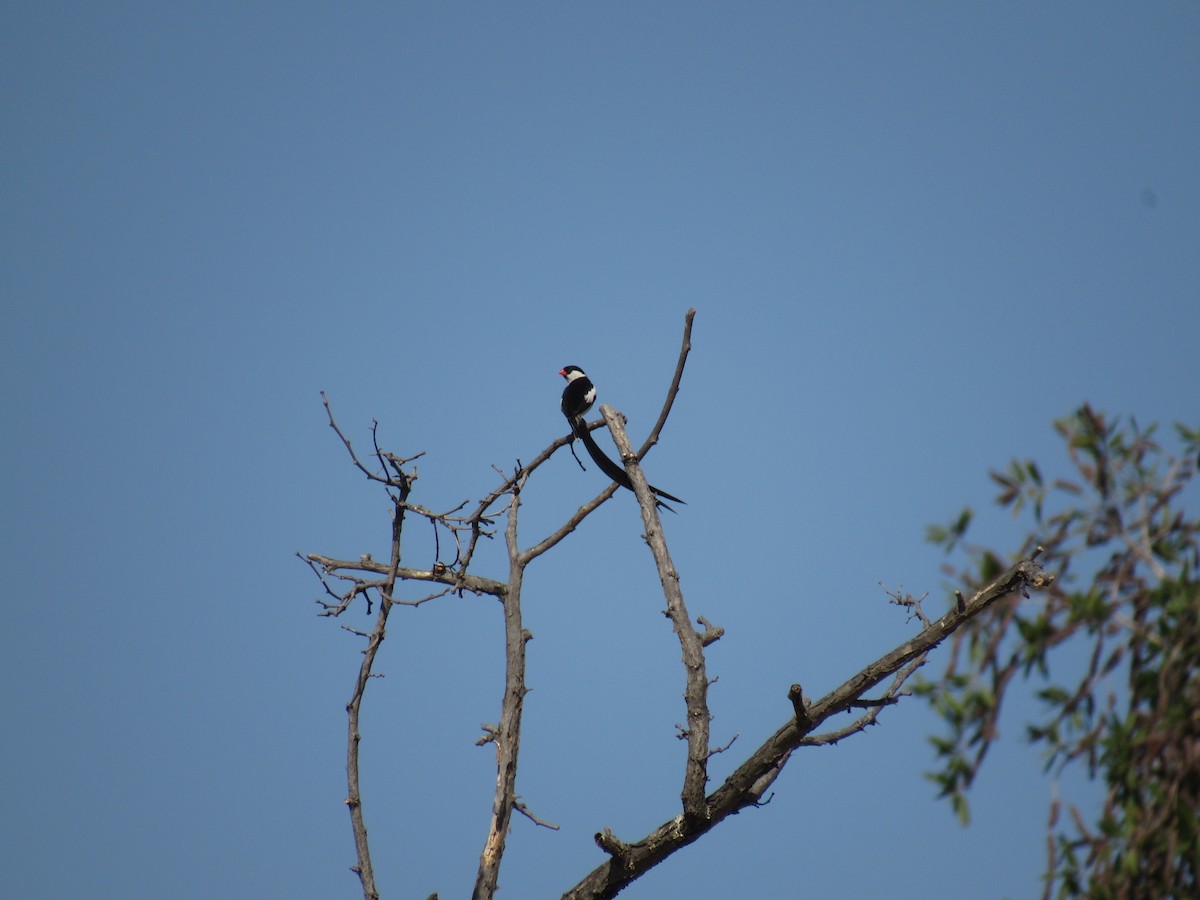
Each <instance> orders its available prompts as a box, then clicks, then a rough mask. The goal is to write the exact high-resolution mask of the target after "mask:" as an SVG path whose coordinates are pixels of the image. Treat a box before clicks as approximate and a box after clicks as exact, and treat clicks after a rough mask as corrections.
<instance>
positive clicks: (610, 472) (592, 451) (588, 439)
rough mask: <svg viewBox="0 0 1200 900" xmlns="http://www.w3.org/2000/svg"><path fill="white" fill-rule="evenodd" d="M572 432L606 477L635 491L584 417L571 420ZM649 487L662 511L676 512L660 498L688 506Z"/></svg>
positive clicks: (682, 501) (651, 486)
mask: <svg viewBox="0 0 1200 900" xmlns="http://www.w3.org/2000/svg"><path fill="white" fill-rule="evenodd" d="M571 432H572V433H573V434H574V435H575V436H576V437H577V438H579V439H580V440H581V441H583V446H585V447H587V452H588V455H589V456H591V458H592V460H593V461H594V462H595V463H596V465H597V466H599V467H600V470H601V471H602V472H603V473H604V474H605V475H607V476H608V477H609V478H611V479H612V480H613V481H615V482H616V483H617V484H619V485H620V486H621V487H623V488H627V489H628V490H631V491H632V490H633V484H632V483H631V482H630V481H629V473H628V472H626V471H625V469H623V468H622V467H621V466H618V465H617V464H616V463H615V462H613V461H612V460H611V459H609V458H608V455H607V454H606V453H605V452H604V451H603V450H601V449H600V447H599V445H598V444H597V443H596V440H595V438H593V437H592V432H591V431H590V430H589V429H588V427H587V423H586V422H584V421H583V416H575V417H574V418H572V419H571ZM649 487H650V490H651V491H652V492H653V493H654V495H655V501H654V502H655V503H656V504H658V506H659V507H660V508H661V509H665V510H668V511H670V512H675V510H673V509H671V507H669V506H667V504H665V503H663V501H662V500H660V499H658V498H659V497H661V498H663V499H666V500H670V501H671V502H672V503H682V504H683V505H684V506H687V501H686V500H680V499H679V498H678V497H675V496H673V495H671V494H668V493H667V492H666V491H664V490H663V489H662V488H656V487H655V486H654V485H649Z"/></svg>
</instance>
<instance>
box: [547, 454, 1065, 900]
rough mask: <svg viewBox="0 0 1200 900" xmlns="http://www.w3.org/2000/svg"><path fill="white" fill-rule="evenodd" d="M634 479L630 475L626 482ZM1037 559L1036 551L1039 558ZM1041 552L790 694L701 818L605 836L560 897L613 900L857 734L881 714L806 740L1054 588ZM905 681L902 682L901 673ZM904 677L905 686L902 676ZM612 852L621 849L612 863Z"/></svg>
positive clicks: (891, 691) (673, 820) (681, 817)
mask: <svg viewBox="0 0 1200 900" xmlns="http://www.w3.org/2000/svg"><path fill="white" fill-rule="evenodd" d="M631 477H632V475H631ZM1039 552H1040V551H1039ZM1037 555H1038V552H1035V553H1034V554H1032V555H1031V556H1030V557H1028V558H1026V559H1023V560H1021V561H1020V562H1018V563H1017V564H1016V565H1014V566H1012V567H1011V568H1009V569H1008V570H1007V571H1006V572H1004V573H1003V574H1002V575H1001V576H1000V577H998V578H997V579H995V580H994V581H993V582H991V583H990V584H988V585H987V586H986V587H984V588H983V589H982V590H981V591H979V592H978V593H976V594H975V596H974V597H972V598H971V599H970V600H969V601H967V602H966V603H965V608H964V609H963V610H961V611H960V610H958V609H954V610H951V611H950V612H948V613H946V614H945V615H943V616H942V617H941V618H940V619H937V620H936V621H934V622H932V623H931V624H930V625H928V626H927V627H926V628H924V629H923V630H922V631H921V632H920V633H919V634H917V635H916V637H914V638H912V639H911V640H908V641H905V642H904V643H903V644H901V645H900V646H899V647H897V648H896V649H894V650H892V651H891V652H890V653H887V654H885V655H884V656H882V657H880V658H879V659H877V660H876V661H875V662H873V663H871V664H870V665H868V666H867V667H866V668H864V669H863V670H862V671H861V672H859V673H857V674H856V675H854V676H853V677H852V678H850V679H849V680H847V681H846V682H845V683H844V684H842V685H840V686H839V687H837V688H835V689H834V690H833V691H831V692H830V693H829V694H826V695H825V696H824V697H822V698H821V699H820V700H817V701H816V702H815V703H811V704H806V703H804V702H803V698H798V694H799V687H798V686H793V689H792V690H791V691H789V692H788V696H789V697H790V699H791V700H792V705H793V713H792V715H790V716H789V717H788V720H787V722H786V723H785V724H784V725H782V726H781V727H780V728H779V730H778V731H776V732H775V733H774V734H773V735H771V736H770V737H769V738H767V740H766V741H764V742H763V744H762V745H761V746H760V747H759V748H758V749H757V750H755V751H754V752H753V753H752V754H751V755H750V756H749V757H748V758H747V759H746V761H745V762H743V763H742V764H741V765H740V766H739V767H738V768H737V769H736V770H735V771H734V772H733V774H731V775H730V776H729V777H728V778H726V779H725V781H724V783H723V784H722V785H721V786H720V787H719V788H717V789H716V790H715V791H713V792H712V793H711V794H710V795H708V797H707V798H705V809H704V815H702V816H688V815H686V814H684V815H678V816H675V817H673V818H671V819H669V820H668V821H666V822H664V823H663V824H662V825H660V826H659V827H658V828H656V829H655V830H654V831H652V832H651V833H650V834H648V835H647V836H646V837H644V838H642V839H641V840H640V841H636V842H634V843H625V842H624V841H620V840H618V839H617V838H616V837H615V836H613V835H612V833H611V831H608V830H607V829H606V830H605V831H604V832H601V833H600V834H603V835H604V839H603V840H601V837H600V834H598V835H597V841H596V842H597V844H598V845H599V846H600V847H601V848H602V849H604V850H605V851H606V852H609V853H610V858H609V859H607V860H606V861H605V862H603V863H602V864H601V865H599V866H598V867H597V868H595V869H594V870H592V872H590V873H589V874H588V875H587V876H586V877H585V878H584V879H583V880H582V881H580V882H579V883H578V884H577V885H575V886H574V887H573V888H571V889H570V890H569V891H567V892H566V893H565V894H563V898H564V900H585V898H586V900H594V898H609V897H615V896H616V895H617V894H618V893H619V892H620V891H621V890H622V889H623V888H624V887H625V886H626V885H628V884H629V883H630V882H632V881H634V880H635V879H637V878H638V877H640V876H641V875H642V874H644V873H645V872H646V871H648V870H649V869H651V868H653V867H654V866H656V865H657V864H658V863H660V862H662V861H663V860H664V859H666V858H667V857H668V856H670V855H671V854H673V853H675V852H676V851H677V850H679V849H681V848H682V847H685V846H687V845H688V844H690V843H692V842H693V841H695V840H696V839H697V838H699V837H701V836H702V835H704V834H706V833H707V832H708V831H710V830H712V828H714V827H715V826H716V825H717V824H718V823H719V822H721V821H722V820H723V819H725V818H726V817H727V816H729V815H732V814H734V813H737V812H740V811H741V810H742V809H745V808H746V807H748V806H755V805H758V804H759V803H760V802H761V798H762V794H763V791H764V790H765V789H766V787H767V786H769V785H770V784H771V783H772V782H773V781H774V780H775V778H776V777H777V776H778V774H779V772H780V771H781V770H782V768H783V766H784V765H785V764H786V763H787V761H788V760H789V759H790V758H791V755H792V753H793V751H794V750H796V749H797V748H798V747H801V746H804V745H806V744H811V743H818V742H821V743H829V742H830V741H831V740H836V739H839V738H840V737H844V736H846V735H847V734H850V733H853V732H854V731H856V730H861V729H862V728H863V727H865V726H866V724H869V721H873V716H874V715H875V714H877V712H878V709H879V708H878V707H873V708H872V709H871V711H870V712H868V713H867V715H866V716H864V717H863V718H862V719H860V720H858V721H857V722H855V723H853V724H852V725H851V726H850V727H849V729H843V730H839V731H837V732H833V733H831V734H829V735H825V736H821V737H816V738H810V737H809V735H810V733H811V732H812V731H813V730H815V729H816V728H818V727H820V725H821V724H822V723H824V722H825V721H826V720H828V719H829V718H831V717H832V716H835V715H837V714H838V713H842V712H845V711H847V710H849V709H851V708H852V706H853V705H854V704H855V703H856V702H859V701H861V699H862V696H863V694H864V693H866V692H867V691H869V690H871V689H872V688H874V687H876V686H877V685H878V684H880V683H881V682H882V681H883V680H884V679H886V678H888V677H892V676H896V677H897V680H896V681H894V682H893V684H892V686H891V687H890V688H889V694H894V692H896V691H898V690H899V685H900V684H902V683H903V678H907V677H908V674H911V673H912V671H915V668H916V665H917V664H919V661H920V659H921V658H922V657H923V656H924V654H926V653H928V652H929V651H930V650H932V649H933V648H934V647H936V646H937V645H938V644H940V643H941V642H942V641H944V640H945V639H946V638H947V637H949V636H950V635H951V634H953V633H954V632H955V631H957V630H958V629H959V628H961V627H962V626H963V624H965V623H966V622H967V621H969V620H970V619H971V618H973V617H974V616H976V615H978V614H979V613H981V612H983V610H985V609H987V608H988V607H989V606H991V605H992V604H993V603H995V602H996V601H998V600H1000V599H1002V598H1004V597H1008V596H1010V595H1012V594H1014V593H1017V592H1021V593H1025V592H1026V591H1027V590H1028V589H1030V588H1042V587H1046V586H1047V585H1049V584H1050V583H1051V582H1052V581H1053V576H1051V575H1048V574H1047V573H1046V572H1044V571H1043V570H1042V567H1041V566H1040V565H1038V563H1037V562H1036V557H1037ZM906 672H907V674H904V673H906ZM901 675H903V678H900V676H901ZM612 848H620V851H621V852H620V854H619V855H614V854H613V850H612Z"/></svg>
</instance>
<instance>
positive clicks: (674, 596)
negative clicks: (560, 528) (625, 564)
mask: <svg viewBox="0 0 1200 900" xmlns="http://www.w3.org/2000/svg"><path fill="white" fill-rule="evenodd" d="M600 414H601V415H603V416H604V421H605V422H607V423H608V428H609V431H611V432H612V436H613V443H615V444H616V445H617V451H618V452H619V453H620V454H621V459H622V460H623V461H624V463H625V471H626V472H628V473H629V480H630V482H631V483H632V484H633V490H634V493H636V494H637V498H638V505H639V506H640V507H641V508H642V524H644V525H645V526H646V542H647V543H648V544H649V545H650V552H651V553H653V554H654V564H655V565H656V566H657V567H658V578H659V580H660V581H661V582H662V587H663V596H664V597H666V600H667V615H668V616H670V618H671V623H672V624H673V625H674V627H675V634H677V635H678V636H679V646H680V648H681V649H682V651H683V667H684V670H685V672H686V674H687V686H686V687H685V689H684V693H683V697H684V701H685V702H686V704H687V734H686V737H687V747H688V751H687V764H686V766H685V767H684V775H683V792H682V799H683V813H684V816H685V817H686V818H687V819H689V820H701V819H704V818H705V817H706V816H707V812H706V809H705V803H704V789H705V785H706V784H707V783H708V757H709V750H708V723H709V719H710V716H709V713H708V672H707V669H706V668H705V664H704V644H703V642H702V640H701V637H700V635H699V634H698V633H697V631H696V629H694V628H693V627H692V623H691V619H690V617H689V616H688V611H687V606H686V605H685V604H684V602H683V591H682V589H681V588H680V587H679V572H678V571H676V569H675V564H674V563H673V562H672V561H671V554H670V551H668V550H667V542H666V539H665V538H664V537H663V530H662V519H660V518H659V515H658V506H657V498H656V497H655V496H654V494H653V493H652V492H651V490H650V485H649V484H647V482H646V476H645V475H643V474H642V467H641V465H639V463H638V460H637V456H636V455H634V452H633V447H632V446H631V445H630V443H629V436H628V435H627V434H626V433H625V425H624V423H623V421H622V418H621V416H620V415H619V414H616V413H614V412H613V410H612V408H611V407H610V406H608V405H601V407H600Z"/></svg>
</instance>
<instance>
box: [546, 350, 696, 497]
mask: <svg viewBox="0 0 1200 900" xmlns="http://www.w3.org/2000/svg"><path fill="white" fill-rule="evenodd" d="M558 374H559V375H561V376H562V377H563V378H565V379H567V386H566V387H565V388H563V393H562V404H561V405H562V414H563V415H564V416H566V418H567V421H568V422H569V423H570V425H571V443H572V444H574V442H575V438H579V439H580V440H581V441H583V446H585V447H587V451H588V454H589V455H590V456H591V457H592V459H593V460H594V461H595V463H596V465H597V466H599V467H600V470H601V471H602V472H603V473H604V474H605V475H607V476H608V477H609V478H611V479H612V480H613V481H615V482H616V483H617V484H619V485H621V487H623V488H627V489H628V490H631V491H632V490H633V483H632V482H631V481H630V480H629V473H628V472H626V471H625V469H624V468H622V467H621V466H618V465H617V464H616V463H615V462H613V461H612V460H611V459H609V458H608V456H607V454H605V452H604V451H603V450H601V449H600V447H599V445H598V444H597V443H596V440H595V438H593V437H592V432H591V429H589V428H588V427H587V423H586V422H584V421H583V417H584V415H585V414H586V413H587V411H588V410H589V409H591V408H592V406H593V404H595V402H596V386H595V385H594V384H592V380H591V379H590V378H588V377H587V373H586V372H584V371H583V369H581V368H580V367H579V366H563V367H562V368H561V369H559V370H558ZM571 452H572V453H574V452H575V449H574V447H573V446H572V448H571ZM578 459H579V458H578V457H576V462H578ZM582 465H583V464H582V463H580V466H581V467H582ZM648 487H649V488H650V491H651V493H653V494H654V495H655V497H654V502H655V504H657V505H658V506H659V507H661V508H662V509H666V510H670V511H671V512H675V510H673V509H671V507H669V506H668V505H667V504H666V503H664V502H663V501H662V499H660V498H666V499H667V500H670V501H672V502H673V503H682V504H684V505H685V506H686V505H687V501H685V500H680V499H679V498H678V497H675V496H673V495H671V494H668V493H667V492H666V491H664V490H662V489H661V488H656V487H655V486H654V485H652V484H651V485H648Z"/></svg>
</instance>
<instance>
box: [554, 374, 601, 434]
mask: <svg viewBox="0 0 1200 900" xmlns="http://www.w3.org/2000/svg"><path fill="white" fill-rule="evenodd" d="M558 374H559V375H561V376H562V377H563V378H565V379H567V386H566V387H565V388H563V395H562V414H563V415H564V416H566V417H567V421H568V422H570V423H571V433H572V434H574V435H575V436H576V437H579V432H580V430H581V429H580V426H581V425H582V422H583V417H584V415H585V414H586V413H587V411H588V410H589V409H591V408H592V404H594V403H595V402H596V386H595V385H594V384H592V379H590V378H588V377H587V374H586V373H585V372H584V371H583V369H581V368H579V366H563V367H562V368H561V369H559V370H558ZM583 430H586V429H583Z"/></svg>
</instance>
